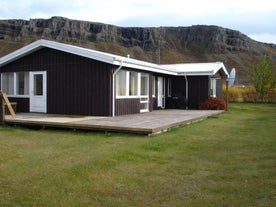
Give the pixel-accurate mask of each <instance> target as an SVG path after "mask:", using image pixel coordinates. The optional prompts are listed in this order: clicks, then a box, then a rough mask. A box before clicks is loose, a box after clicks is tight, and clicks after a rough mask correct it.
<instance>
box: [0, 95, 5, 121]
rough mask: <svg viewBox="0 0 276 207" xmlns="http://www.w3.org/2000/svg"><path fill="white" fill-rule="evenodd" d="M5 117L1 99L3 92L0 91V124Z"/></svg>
mask: <svg viewBox="0 0 276 207" xmlns="http://www.w3.org/2000/svg"><path fill="white" fill-rule="evenodd" d="M4 118H5V105H4V99H3V93H2V92H1V91H0V126H1V125H3V124H4Z"/></svg>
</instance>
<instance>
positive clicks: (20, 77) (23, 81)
mask: <svg viewBox="0 0 276 207" xmlns="http://www.w3.org/2000/svg"><path fill="white" fill-rule="evenodd" d="M1 78H2V81H1V83H2V86H1V89H2V91H3V92H4V93H6V94H7V95H10V96H22V95H29V72H17V73H2V75H1Z"/></svg>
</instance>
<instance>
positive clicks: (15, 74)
mask: <svg viewBox="0 0 276 207" xmlns="http://www.w3.org/2000/svg"><path fill="white" fill-rule="evenodd" d="M20 72H24V73H29V84H30V72H28V71H20ZM20 72H3V73H1V90H3V75H4V74H5V73H12V74H13V94H7V96H8V97H14V98H29V97H30V90H29V93H28V94H25V95H19V94H17V76H18V75H17V74H18V73H20Z"/></svg>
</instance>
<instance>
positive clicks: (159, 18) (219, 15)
mask: <svg viewBox="0 0 276 207" xmlns="http://www.w3.org/2000/svg"><path fill="white" fill-rule="evenodd" d="M52 16H63V17H67V18H71V19H78V20H87V21H93V22H102V23H107V24H114V25H118V26H134V27H135V26H140V27H145V26H147V27H158V26H190V25H198V24H204V25H218V26H222V27H226V28H230V29H235V30H239V31H241V32H242V33H245V34H254V35H261V34H262V33H268V34H275V33H276V24H275V19H276V1H275V0H262V1H259V0H243V1H241V0H224V1H221V0H208V1H206V0H191V1H183V0H169V1H168V0H127V1H125V0H116V1H111V0H110V1H109V0H100V1H99V0H39V1H38V0H13V1H11V0H1V1H0V18H1V19H30V18H50V17H52ZM275 43H276V42H275Z"/></svg>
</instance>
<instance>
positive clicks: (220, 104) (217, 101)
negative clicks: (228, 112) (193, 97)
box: [198, 97, 226, 110]
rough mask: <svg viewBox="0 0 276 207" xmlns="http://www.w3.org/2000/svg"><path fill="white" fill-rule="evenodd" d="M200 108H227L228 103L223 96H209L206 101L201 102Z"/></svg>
mask: <svg viewBox="0 0 276 207" xmlns="http://www.w3.org/2000/svg"><path fill="white" fill-rule="evenodd" d="M198 108H199V109H201V110H225V109H226V103H225V101H224V100H223V99H221V98H213V97H209V98H208V99H206V100H205V101H204V102H202V103H200V104H199V105H198Z"/></svg>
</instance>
